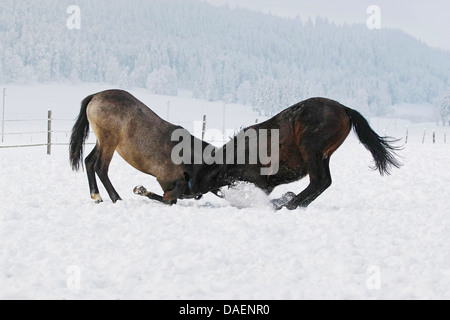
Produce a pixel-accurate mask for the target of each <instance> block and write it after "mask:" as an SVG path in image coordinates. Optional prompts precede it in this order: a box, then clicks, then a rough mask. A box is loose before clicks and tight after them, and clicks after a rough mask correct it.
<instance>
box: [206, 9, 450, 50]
mask: <svg viewBox="0 0 450 320" xmlns="http://www.w3.org/2000/svg"><path fill="white" fill-rule="evenodd" d="M205 1H207V2H209V3H212V4H215V5H224V4H228V5H229V6H230V7H236V6H240V7H245V8H249V9H252V10H257V11H263V12H271V13H272V14H274V15H278V16H284V17H286V16H287V17H296V16H300V17H301V18H302V19H304V20H306V19H308V17H312V18H314V17H316V16H317V15H320V16H322V17H324V18H328V19H329V20H330V21H335V22H339V23H343V22H347V23H366V21H367V19H368V17H369V15H368V14H367V8H368V6H370V5H378V6H379V7H380V8H381V23H382V27H389V28H399V29H402V30H404V31H405V32H407V33H408V34H411V35H413V36H415V37H416V38H418V39H421V40H423V41H425V42H426V43H427V44H429V45H430V46H433V47H440V48H442V49H446V50H450V0H427V1H424V0H409V1H408V0H370V1H368V0H205Z"/></svg>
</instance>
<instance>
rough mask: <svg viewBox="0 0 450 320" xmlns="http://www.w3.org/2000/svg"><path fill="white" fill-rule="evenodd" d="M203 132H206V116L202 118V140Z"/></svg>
mask: <svg viewBox="0 0 450 320" xmlns="http://www.w3.org/2000/svg"><path fill="white" fill-rule="evenodd" d="M205 132H206V115H204V116H203V127H202V140H205Z"/></svg>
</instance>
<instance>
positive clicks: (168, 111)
mask: <svg viewBox="0 0 450 320" xmlns="http://www.w3.org/2000/svg"><path fill="white" fill-rule="evenodd" d="M169 119H170V101H167V121H170V120H169Z"/></svg>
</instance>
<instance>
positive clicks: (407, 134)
mask: <svg viewBox="0 0 450 320" xmlns="http://www.w3.org/2000/svg"><path fill="white" fill-rule="evenodd" d="M408 136H409V127H406V141H405V144H408Z"/></svg>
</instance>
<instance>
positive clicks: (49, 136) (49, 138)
mask: <svg viewBox="0 0 450 320" xmlns="http://www.w3.org/2000/svg"><path fill="white" fill-rule="evenodd" d="M52 114H53V113H52V110H49V111H48V113H47V118H45V119H44V118H42V119H17V120H2V142H4V137H5V136H11V135H38V134H45V135H46V138H47V140H46V142H45V143H44V142H43V143H36V144H15V145H0V149H13V148H31V147H47V154H48V155H51V154H52V146H68V145H69V142H68V141H67V142H64V143H58V142H55V141H54V139H53V136H54V134H55V133H62V134H66V135H69V134H70V133H71V131H60V130H53V127H54V126H53V124H54V123H55V122H70V123H72V124H74V123H75V120H74V119H58V118H53V117H52ZM19 122H21V123H27V122H43V123H44V122H45V123H46V125H47V128H46V130H45V131H28V132H12V133H5V131H4V124H5V123H19ZM183 123H184V122H178V123H177V124H183ZM43 127H44V125H43ZM205 132H206V115H205V116H203V121H202V139H204V138H205ZM90 133H93V132H92V131H91V132H90ZM86 145H95V143H86Z"/></svg>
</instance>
